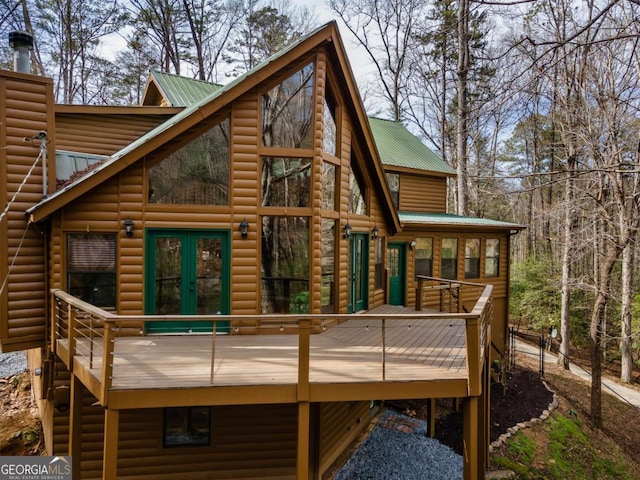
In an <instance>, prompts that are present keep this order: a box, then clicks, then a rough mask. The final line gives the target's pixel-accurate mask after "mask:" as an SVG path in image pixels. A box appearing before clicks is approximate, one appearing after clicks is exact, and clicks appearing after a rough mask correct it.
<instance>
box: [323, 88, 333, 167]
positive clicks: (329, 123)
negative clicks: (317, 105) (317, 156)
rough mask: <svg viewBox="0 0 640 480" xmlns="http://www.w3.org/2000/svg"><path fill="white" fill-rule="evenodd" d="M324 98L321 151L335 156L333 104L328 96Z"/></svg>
mask: <svg viewBox="0 0 640 480" xmlns="http://www.w3.org/2000/svg"><path fill="white" fill-rule="evenodd" d="M328 93H329V92H327V95H326V96H325V100H324V115H323V117H322V118H323V131H322V149H323V150H324V151H325V152H326V153H328V154H329V155H333V156H334V157H335V156H336V151H337V150H336V132H337V129H336V114H335V111H336V109H335V104H334V102H333V99H332V98H331V96H330V95H328Z"/></svg>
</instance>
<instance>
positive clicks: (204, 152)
mask: <svg viewBox="0 0 640 480" xmlns="http://www.w3.org/2000/svg"><path fill="white" fill-rule="evenodd" d="M149 203H163V204H178V205H228V204H229V120H228V119H227V120H224V121H223V122H221V123H220V124H219V125H216V126H215V127H213V128H212V129H210V130H209V131H207V132H206V133H204V134H203V135H201V136H200V137H199V138H197V139H195V140H194V141H192V142H191V143H189V144H188V145H185V146H184V147H182V148H181V149H180V150H178V151H177V152H175V153H173V154H171V155H169V156H168V157H167V158H165V159H164V160H162V161H161V162H160V163H158V164H157V165H155V166H153V167H151V168H150V169H149Z"/></svg>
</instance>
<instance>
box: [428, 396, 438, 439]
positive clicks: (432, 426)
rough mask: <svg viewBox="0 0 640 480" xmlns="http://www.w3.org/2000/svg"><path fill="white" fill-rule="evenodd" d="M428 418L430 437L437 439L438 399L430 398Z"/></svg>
mask: <svg viewBox="0 0 640 480" xmlns="http://www.w3.org/2000/svg"><path fill="white" fill-rule="evenodd" d="M427 417H428V420H427V422H428V425H427V428H428V429H429V432H428V434H429V437H430V438H436V399H435V398H430V399H429V403H428V404H427Z"/></svg>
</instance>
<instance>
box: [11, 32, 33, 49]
mask: <svg viewBox="0 0 640 480" xmlns="http://www.w3.org/2000/svg"><path fill="white" fill-rule="evenodd" d="M9 45H10V46H11V48H20V47H27V48H28V49H29V50H31V49H33V35H31V34H30V33H29V32H24V31H20V30H16V31H13V32H9Z"/></svg>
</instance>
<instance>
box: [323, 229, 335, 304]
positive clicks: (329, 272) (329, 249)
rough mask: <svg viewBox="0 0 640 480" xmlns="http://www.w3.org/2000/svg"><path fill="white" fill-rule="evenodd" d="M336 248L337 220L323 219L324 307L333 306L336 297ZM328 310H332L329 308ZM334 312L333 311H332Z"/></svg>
mask: <svg viewBox="0 0 640 480" xmlns="http://www.w3.org/2000/svg"><path fill="white" fill-rule="evenodd" d="M335 250H336V221H335V220H330V219H326V218H324V219H322V294H321V303H322V307H323V311H324V307H332V306H333V303H334V298H335V285H336V278H335V263H336V259H335ZM327 310H332V309H329V308H327ZM330 313H332V312H330Z"/></svg>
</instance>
